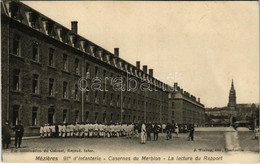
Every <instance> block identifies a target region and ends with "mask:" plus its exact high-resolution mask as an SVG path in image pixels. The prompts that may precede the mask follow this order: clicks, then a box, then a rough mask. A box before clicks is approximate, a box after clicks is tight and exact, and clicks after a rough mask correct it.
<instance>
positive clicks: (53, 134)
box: [50, 124, 56, 137]
mask: <svg viewBox="0 0 260 164" xmlns="http://www.w3.org/2000/svg"><path fill="white" fill-rule="evenodd" d="M50 131H51V137H55V134H56V129H55V125H54V124H52V125H51V126H50Z"/></svg>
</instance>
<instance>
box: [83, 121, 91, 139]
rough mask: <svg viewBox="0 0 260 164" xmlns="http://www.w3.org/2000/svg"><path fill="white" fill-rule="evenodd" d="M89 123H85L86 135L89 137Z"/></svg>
mask: <svg viewBox="0 0 260 164" xmlns="http://www.w3.org/2000/svg"><path fill="white" fill-rule="evenodd" d="M89 126H90V125H89V123H86V124H85V125H84V137H89Z"/></svg>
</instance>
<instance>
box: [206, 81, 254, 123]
mask: <svg viewBox="0 0 260 164" xmlns="http://www.w3.org/2000/svg"><path fill="white" fill-rule="evenodd" d="M205 113H206V125H208V126H230V125H234V124H235V123H239V122H240V123H244V124H247V125H248V126H257V125H258V126H259V104H258V103H251V104H250V103H249V104H237V103H236V90H235V87H234V82H233V80H232V82H231V88H230V91H229V101H228V104H227V106H225V107H219V108H216V107H215V108H206V111H205Z"/></svg>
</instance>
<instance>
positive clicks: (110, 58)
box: [109, 55, 113, 64]
mask: <svg viewBox="0 0 260 164" xmlns="http://www.w3.org/2000/svg"><path fill="white" fill-rule="evenodd" d="M109 62H110V64H112V63H113V56H111V55H110V56H109Z"/></svg>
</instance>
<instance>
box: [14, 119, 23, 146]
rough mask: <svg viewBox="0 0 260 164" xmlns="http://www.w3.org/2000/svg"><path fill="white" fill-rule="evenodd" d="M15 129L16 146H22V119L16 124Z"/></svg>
mask: <svg viewBox="0 0 260 164" xmlns="http://www.w3.org/2000/svg"><path fill="white" fill-rule="evenodd" d="M13 130H14V131H15V148H17V146H18V147H19V148H20V147H21V144H22V138H23V133H24V128H23V125H22V124H21V121H18V125H16V126H15V127H14V128H13Z"/></svg>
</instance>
